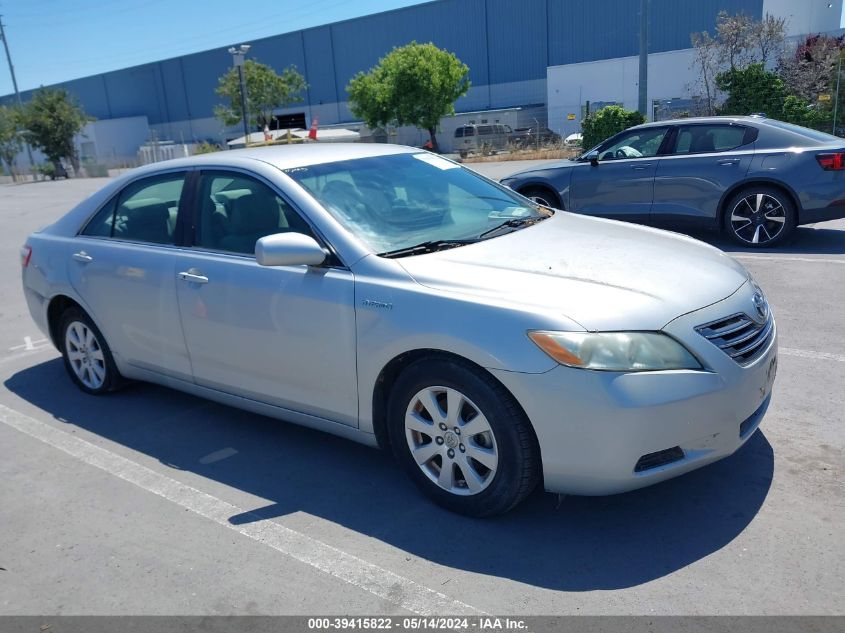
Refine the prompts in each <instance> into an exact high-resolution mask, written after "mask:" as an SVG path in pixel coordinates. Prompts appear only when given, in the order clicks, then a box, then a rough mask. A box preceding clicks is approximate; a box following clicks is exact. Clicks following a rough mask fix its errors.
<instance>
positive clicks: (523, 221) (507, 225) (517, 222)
mask: <svg viewBox="0 0 845 633" xmlns="http://www.w3.org/2000/svg"><path fill="white" fill-rule="evenodd" d="M545 219H546V218H545V217H538V218H511V219H510V220H505V221H504V222H502V223H501V224H497V225H496V226H494V227H493V228H492V229H487V230H486V231H484V233H482V234H481V235H479V236H478V238H479V239H483V238H485V237H488V236H490V235H492V234H493V233H496V232H498V231H501V230H502V229H521V228H524V227H526V226H531V225H532V224H537V222H539V221H541V220H545ZM509 232H510V231H509Z"/></svg>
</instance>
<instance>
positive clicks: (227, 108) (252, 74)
mask: <svg viewBox="0 0 845 633" xmlns="http://www.w3.org/2000/svg"><path fill="white" fill-rule="evenodd" d="M244 80H245V82H246V97H247V103H246V108H247V110H248V111H249V123H250V125H251V126H257V127H260V128H263V127H264V126H265V125H267V126H269V127H272V125H271V123H272V122H273V111H274V110H276V109H278V108H284V107H285V106H288V105H290V104H292V103H298V102H300V101H302V92H303V91H304V90H305V89H306V88H307V87H308V84H307V83H306V82H305V78H304V77H303V76H302V75H300V74H299V72H298V71H297V69H296V66H288V67H287V68H285V69H284V70H283V71H282V74H281V75H279V74H277V73H276V71H274V70H273V69H272V68H271V67H270V66H267V65H266V64H261V63H259V62H257V61H254V60H252V59H248V60H247V61H246V62H245V63H244ZM216 92H217V94H218V95H219V96H221V97H223V98H224V99H226V100H227V101H228V104H227V105H218V106H216V107H215V108H214V114H215V116H217V118H218V119H220V121H222V123H223V124H224V125H227V126H231V125H237V124H238V123H240V121H242V120H243V111H242V110H241V83H240V78H239V77H238V69H237V68H230V69H229V70H228V71H227V72H226V74H224V75H223V76H222V77H220V79H219V83H218V86H217V91H216Z"/></svg>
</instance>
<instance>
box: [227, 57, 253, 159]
mask: <svg viewBox="0 0 845 633" xmlns="http://www.w3.org/2000/svg"><path fill="white" fill-rule="evenodd" d="M249 49H250V45H249V44H241V45H240V46H238V47H237V48H235V47H234V46H232V47H231V48H229V52H230V53H231V54H232V58H233V59H234V62H235V68H237V69H238V80H239V81H240V84H241V112H242V113H243V118H244V147H246V146H247V145H249V113H248V112H247V111H246V78H245V77H244V57H246V54H247V53H248V52H249Z"/></svg>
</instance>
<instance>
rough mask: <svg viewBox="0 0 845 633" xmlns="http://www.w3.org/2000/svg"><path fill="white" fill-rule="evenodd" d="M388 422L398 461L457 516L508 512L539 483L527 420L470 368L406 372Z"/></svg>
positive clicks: (444, 365)
mask: <svg viewBox="0 0 845 633" xmlns="http://www.w3.org/2000/svg"><path fill="white" fill-rule="evenodd" d="M388 421H389V428H388V431H389V434H390V441H391V445H392V447H393V452H394V454H395V455H396V458H397V459H398V461H399V462H400V463H401V464H402V466H403V467H404V468H405V470H406V471H407V473H408V474H409V475H410V477H411V479H412V480H413V481H414V482H415V483H416V484H417V485H418V486H419V487H420V488H421V489H422V491H423V492H424V493H425V494H426V495H427V496H429V497H430V498H431V499H433V500H434V501H435V502H437V503H438V504H440V505H442V506H444V507H445V508H447V509H449V510H452V511H453V512H458V513H461V514H466V515H469V516H476V517H481V516H489V515H494V514H500V513H503V512H507V511H508V510H510V509H511V508H513V507H514V506H515V505H516V504H518V503H519V502H520V501H521V500H522V499H524V498H525V497H526V496H527V495H528V494H529V493H530V492H531V491H532V490H533V489H534V487H535V486H536V484H537V481H538V480H539V472H540V467H539V449H538V448H537V441H536V439H535V437H534V434H533V431H532V429H531V427H530V424H529V422H528V420H527V419H526V417H525V413H524V412H523V411H522V410H521V408H520V407H519V405H517V403H516V401H515V400H514V399H513V397H512V396H511V395H510V394H509V393H508V392H507V390H506V389H505V388H504V387H503V386H502V385H501V384H499V383H497V382H496V381H495V380H494V379H493V378H492V377H491V376H488V375H485V374H484V373H483V372H480V371H478V369H477V368H475V367H473V366H471V365H469V364H468V363H462V362H460V361H458V360H451V359H437V360H424V361H418V362H416V363H414V364H413V365H411V366H410V367H408V368H407V369H406V370H405V371H404V372H403V373H402V374H401V375H400V376H399V378H398V379H397V381H396V383H394V386H393V388H392V390H391V395H390V400H389V403H388Z"/></svg>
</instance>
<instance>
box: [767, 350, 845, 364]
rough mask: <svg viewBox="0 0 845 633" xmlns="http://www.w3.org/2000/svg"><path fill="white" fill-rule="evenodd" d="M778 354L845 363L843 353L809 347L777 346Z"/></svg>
mask: <svg viewBox="0 0 845 633" xmlns="http://www.w3.org/2000/svg"><path fill="white" fill-rule="evenodd" d="M778 353H779V354H786V355H787V356H800V357H801V358H815V359H816V360H835V361H836V362H838V363H845V355H843V354H831V353H829V352H814V351H813V350H811V349H795V348H794V347H778Z"/></svg>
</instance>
